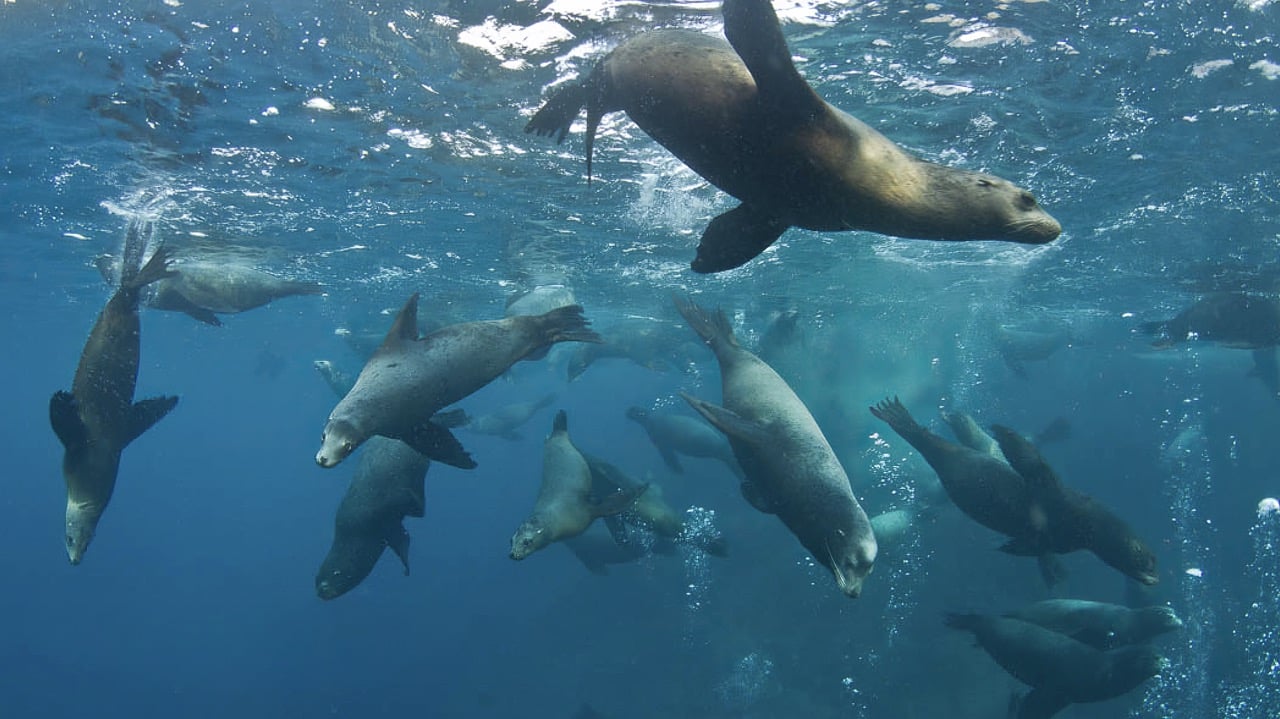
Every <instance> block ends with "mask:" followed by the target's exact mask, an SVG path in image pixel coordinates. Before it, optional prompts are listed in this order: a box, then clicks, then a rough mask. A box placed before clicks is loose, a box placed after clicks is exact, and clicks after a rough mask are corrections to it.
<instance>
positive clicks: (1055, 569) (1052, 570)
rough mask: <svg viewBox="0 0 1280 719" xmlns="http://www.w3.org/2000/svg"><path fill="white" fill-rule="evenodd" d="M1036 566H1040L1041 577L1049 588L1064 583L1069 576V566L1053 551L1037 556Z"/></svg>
mask: <svg viewBox="0 0 1280 719" xmlns="http://www.w3.org/2000/svg"><path fill="white" fill-rule="evenodd" d="M1036 566H1038V567H1039V568H1040V579H1042V580H1043V581H1044V585H1045V586H1046V587H1048V588H1049V589H1053V588H1054V587H1056V586H1058V585H1059V584H1062V582H1063V580H1065V579H1066V578H1067V568H1066V567H1065V566H1064V565H1063V564H1062V560H1061V559H1058V555H1056V554H1053V553H1052V552H1045V553H1043V554H1041V555H1039V556H1037V557H1036Z"/></svg>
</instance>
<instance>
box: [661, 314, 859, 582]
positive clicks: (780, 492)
mask: <svg viewBox="0 0 1280 719" xmlns="http://www.w3.org/2000/svg"><path fill="white" fill-rule="evenodd" d="M675 304H676V309H678V310H679V311H680V314H681V315H683V316H684V318H685V321H687V322H688V323H689V326H690V327H692V328H693V330H694V331H695V332H697V333H698V336H699V337H701V338H702V340H703V341H704V342H706V343H707V345H708V346H709V347H710V348H711V351H712V352H714V353H715V356H716V360H717V361H718V362H719V363H720V379H721V391H722V393H723V395H724V406H723V407H720V406H717V405H713V404H711V403H709V402H705V401H703V400H700V399H697V398H695V397H691V396H689V395H682V396H683V397H684V398H685V400H686V401H688V402H689V404H690V405H691V406H692V407H693V408H694V409H695V410H697V411H698V413H699V414H701V415H702V416H703V417H705V418H706V419H707V421H708V422H710V423H711V424H712V425H713V426H715V427H716V428H717V429H719V430H720V431H721V432H724V433H725V435H727V436H728V437H729V444H730V446H731V447H733V454H734V456H735V457H736V458H737V460H738V466H740V467H741V468H742V469H743V472H744V474H745V475H746V479H745V480H744V481H743V483H742V492H743V496H744V497H745V498H746V499H747V501H748V502H750V503H751V505H752V506H754V507H755V508H756V509H759V510H761V511H763V512H766V513H769V514H776V515H777V516H778V519H780V520H782V523H783V524H785V525H786V526H787V529H789V530H791V533H792V534H794V535H795V536H796V538H797V539H799V540H800V543H801V544H802V545H804V548H805V549H807V550H808V551H809V554H810V555H812V556H813V558H814V559H815V560H817V562H818V563H819V564H821V565H822V566H824V567H826V568H827V569H829V570H831V573H832V574H833V575H834V576H835V580H836V584H837V585H838V586H839V587H840V591H841V592H843V593H844V594H845V596H848V597H854V598H856V597H857V596H858V595H859V594H861V592H862V583H863V580H865V579H866V577H867V575H868V574H870V573H871V570H872V568H873V567H874V565H875V560H876V538H875V535H874V534H873V533H872V529H871V521H870V520H869V519H868V518H867V514H866V512H864V511H863V510H862V506H861V505H859V504H858V500H857V499H856V498H854V496H853V490H852V488H851V487H850V486H849V477H848V475H846V474H845V471H844V468H843V467H842V466H840V461H839V460H838V459H836V455H835V452H834V451H832V449H831V445H830V444H828V443H827V438H826V437H825V436H823V434H822V430H821V429H819V427H818V423H817V422H815V421H814V420H813V416H812V415H811V414H809V410H808V409H807V408H806V407H805V406H804V403H803V402H801V401H800V398H799V397H796V395H795V392H792V391H791V388H790V387H788V386H787V383H786V382H785V381H784V380H783V379H782V378H781V377H779V376H778V373H776V372H774V371H773V370H772V369H771V368H770V367H769V365H767V364H765V363H764V362H762V361H760V359H759V358H758V357H756V356H755V355H753V354H751V353H750V352H748V351H747V350H745V349H743V348H742V347H740V346H739V345H738V341H737V339H736V338H735V337H734V334H733V328H732V327H731V326H730V325H729V319H728V318H727V317H725V314H724V312H723V311H717V312H716V313H715V314H712V313H710V312H708V311H706V310H704V309H702V308H701V307H698V306H697V305H695V304H693V303H692V302H690V301H688V300H683V299H680V298H676V299H675Z"/></svg>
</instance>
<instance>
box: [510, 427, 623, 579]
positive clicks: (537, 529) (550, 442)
mask: <svg viewBox="0 0 1280 719" xmlns="http://www.w3.org/2000/svg"><path fill="white" fill-rule="evenodd" d="M591 481H592V480H591V468H590V467H589V466H588V465H587V460H586V458H585V457H583V456H582V453H581V452H580V451H578V448H577V447H575V446H574V444H573V440H572V439H571V438H570V437H569V421H568V419H567V417H566V416H565V413H564V410H561V411H560V412H558V413H556V418H555V421H554V423H553V424H552V430H551V434H550V435H549V436H548V437H547V439H546V441H545V442H544V443H543V445H542V485H541V487H540V488H539V489H538V498H537V500H535V501H534V504H533V512H532V513H530V515H529V517H528V518H527V519H525V520H524V522H522V523H521V524H520V526H519V527H517V528H516V531H515V533H514V534H513V535H511V558H512V559H524V558H525V557H528V556H529V555H530V554H533V553H534V552H536V551H538V550H539V549H542V548H543V547H546V546H548V545H549V544H551V543H552V542H556V541H559V540H561V539H565V538H567V537H574V536H577V535H579V534H582V533H583V532H584V531H586V529H587V527H589V526H591V522H593V521H594V520H595V519H596V517H606V516H609V515H612V514H617V513H619V512H622V511H625V510H626V509H627V508H628V507H630V506H631V505H632V504H634V503H635V501H636V498H637V497H639V496H640V495H641V494H643V493H644V491H645V490H646V489H647V488H648V487H647V485H642V486H641V487H639V488H638V489H636V490H633V491H630V492H616V493H614V494H612V495H610V496H609V497H608V498H606V499H604V500H602V501H599V502H596V501H594V500H592V498H591Z"/></svg>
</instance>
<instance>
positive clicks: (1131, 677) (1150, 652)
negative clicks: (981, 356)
mask: <svg viewBox="0 0 1280 719" xmlns="http://www.w3.org/2000/svg"><path fill="white" fill-rule="evenodd" d="M1107 654H1108V655H1109V656H1110V658H1111V661H1112V665H1111V671H1110V672H1109V678H1110V679H1111V681H1113V682H1117V683H1119V684H1122V685H1124V686H1125V687H1129V688H1132V687H1136V686H1138V685H1139V684H1141V683H1142V682H1144V681H1146V680H1148V679H1150V678H1151V677H1154V676H1156V675H1157V674H1159V673H1161V672H1163V671H1165V670H1167V669H1168V668H1169V660H1168V659H1165V658H1164V657H1162V656H1160V654H1159V653H1157V652H1156V650H1155V649H1152V648H1151V647H1149V646H1147V645H1145V644H1137V645H1130V646H1126V647H1120V648H1119V649H1113V650H1111V651H1110V652H1107Z"/></svg>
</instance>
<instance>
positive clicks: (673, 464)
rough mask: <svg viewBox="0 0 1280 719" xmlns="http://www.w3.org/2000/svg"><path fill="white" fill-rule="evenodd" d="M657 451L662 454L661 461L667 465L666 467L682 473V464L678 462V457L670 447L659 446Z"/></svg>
mask: <svg viewBox="0 0 1280 719" xmlns="http://www.w3.org/2000/svg"><path fill="white" fill-rule="evenodd" d="M658 453H659V454H661V455H662V461H663V463H665V464H666V465H667V469H669V470H671V471H672V472H675V473H676V474H684V466H683V465H681V464H680V457H679V455H677V454H676V453H675V452H674V451H673V450H672V449H671V448H670V447H659V448H658Z"/></svg>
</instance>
